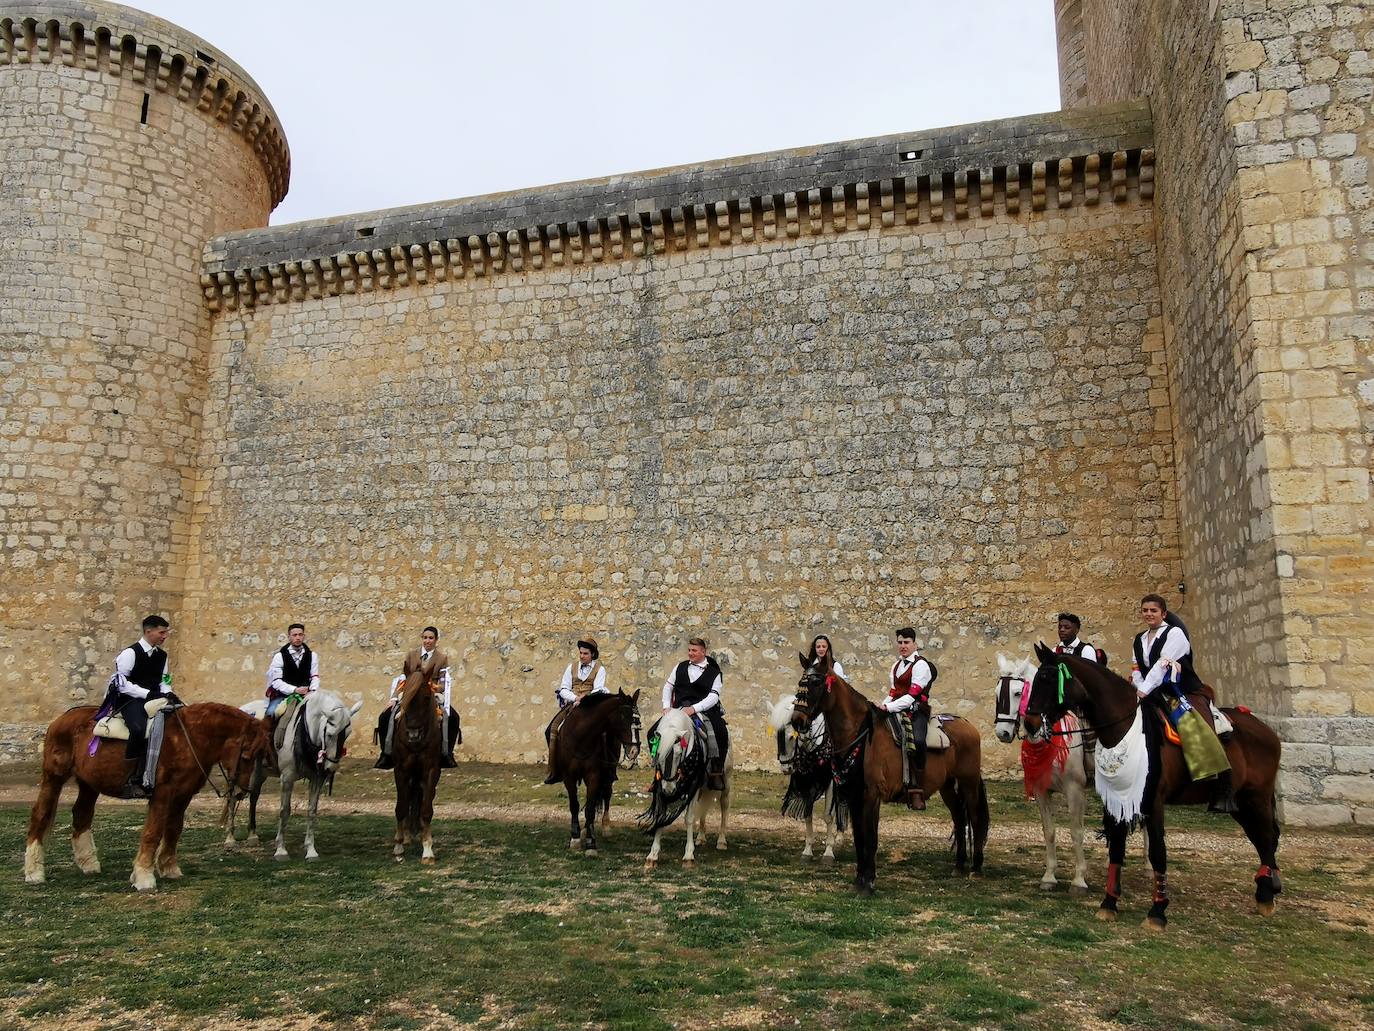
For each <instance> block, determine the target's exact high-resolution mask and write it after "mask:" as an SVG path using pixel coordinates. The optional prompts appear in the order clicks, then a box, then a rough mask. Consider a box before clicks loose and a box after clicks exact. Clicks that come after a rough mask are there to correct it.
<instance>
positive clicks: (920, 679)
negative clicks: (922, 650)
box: [908, 658, 930, 699]
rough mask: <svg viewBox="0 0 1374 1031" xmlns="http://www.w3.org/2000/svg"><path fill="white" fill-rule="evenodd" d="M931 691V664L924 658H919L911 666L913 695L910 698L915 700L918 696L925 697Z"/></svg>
mask: <svg viewBox="0 0 1374 1031" xmlns="http://www.w3.org/2000/svg"><path fill="white" fill-rule="evenodd" d="M929 691H930V663H928V662H927V661H926V660H925V659H924V658H918V659H917V660H916V661H915V662H914V663H913V664H912V666H911V694H910V695H909V696H908V697H910V698H912V699H915V697H916V696H917V695H923V694H926V693H928V692H929Z"/></svg>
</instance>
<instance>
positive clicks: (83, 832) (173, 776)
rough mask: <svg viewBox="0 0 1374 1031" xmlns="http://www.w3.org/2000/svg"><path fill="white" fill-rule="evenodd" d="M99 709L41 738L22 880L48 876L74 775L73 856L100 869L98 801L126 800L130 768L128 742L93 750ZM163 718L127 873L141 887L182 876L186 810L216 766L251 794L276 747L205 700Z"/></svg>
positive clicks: (79, 712)
mask: <svg viewBox="0 0 1374 1031" xmlns="http://www.w3.org/2000/svg"><path fill="white" fill-rule="evenodd" d="M95 714H96V706H94V705H81V706H78V707H76V708H74V709H68V710H67V711H66V712H65V713H63V714H62V715H61V716H59V717H57V719H55V720H53V721H52V723H50V724H49V725H48V732H47V734H46V735H45V736H44V738H43V773H42V779H41V780H40V781H39V784H38V798H37V800H36V801H35V802H34V803H33V812H32V813H31V814H30V816H29V833H28V844H27V846H26V848H25V850H24V880H26V881H28V882H29V883H30V884H37V883H41V882H42V881H43V880H44V879H45V878H46V870H45V868H44V860H43V841H44V838H45V837H46V836H47V833H48V830H49V829H50V828H51V827H52V821H53V814H54V812H55V811H56V809H57V799H58V796H59V795H60V794H61V793H62V785H63V784H65V783H66V782H67V781H68V780H69V779H71V778H72V777H75V778H76V785H77V792H76V802H75V804H73V806H72V853H73V855H74V856H75V858H76V865H77V867H78V868H79V869H80V870H81V872H82V873H86V874H95V873H99V872H100V860H99V858H98V857H97V856H96V851H95V840H94V838H93V837H92V836H91V821H92V819H93V817H94V815H95V803H96V801H97V800H98V799H99V798H100V796H101V795H110V796H112V797H114V798H119V797H120V795H121V791H122V789H123V787H124V782H125V778H126V777H127V775H128V772H129V766H128V761H127V760H126V759H125V758H124V742H123V741H116V740H105V739H101V743H100V746H99V747H98V748H97V750H96V752H95V754H94V755H92V754H90V745H91V735H92V731H94V729H95ZM164 719H165V720H166V729H165V734H164V737H163V739H162V754H161V757H160V758H159V760H158V764H157V771H156V772H157V777H156V786H155V787H154V788H153V794H152V797H151V798H150V799H149V801H148V815H147V817H146V818H145V819H144V821H143V836H142V838H141V840H140V841H139V847H138V854H137V855H136V856H135V857H134V869H133V873H132V875H131V876H130V878H129V880H130V883H132V884H133V886H134V887H135V888H137V889H138V890H139V891H151V890H152V889H153V888H156V887H157V879H158V877H164V878H167V879H169V880H175V879H177V878H179V877H181V876H182V874H181V865H180V864H179V863H178V862H177V842H178V841H179V840H180V839H181V829H182V827H183V825H184V824H185V822H186V807H187V806H188V805H190V804H191V799H192V798H193V797H194V796H195V794H196V792H197V791H199V790H200V789H201V788H202V787H204V786H205V783H206V781H207V780H209V778H210V773H211V771H213V770H215V769H218V770H219V771H220V773H221V775H222V776H223V777H224V779H225V781H226V782H227V784H228V789H229V790H230V791H234V790H237V791H245V790H247V788H248V781H249V778H250V777H251V776H252V773H253V767H254V766H255V765H256V764H257V762H258V759H259V758H260V757H262V756H264V755H266V754H267V753H268V751H269V750H270V749H271V747H272V741H271V739H270V737H269V735H268V731H267V724H265V723H264V722H262V721H261V720H255V719H253V717H251V716H249V715H248V714H247V713H244V712H240V711H239V710H238V709H235V708H234V707H233V706H232V705H220V704H219V703H218V702H199V703H197V704H195V705H187V706H185V707H182V708H177V709H173V710H169V711H167V714H166V716H165V717H164Z"/></svg>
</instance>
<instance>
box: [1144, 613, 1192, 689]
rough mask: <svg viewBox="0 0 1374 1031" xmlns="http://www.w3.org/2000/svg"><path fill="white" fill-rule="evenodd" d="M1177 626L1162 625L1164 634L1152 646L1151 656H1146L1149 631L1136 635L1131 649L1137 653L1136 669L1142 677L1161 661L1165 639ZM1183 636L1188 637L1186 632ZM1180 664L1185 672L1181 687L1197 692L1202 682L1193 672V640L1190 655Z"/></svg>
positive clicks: (1189, 650)
mask: <svg viewBox="0 0 1374 1031" xmlns="http://www.w3.org/2000/svg"><path fill="white" fill-rule="evenodd" d="M1175 625H1176V624H1173V623H1164V624H1161V626H1160V629H1161V630H1162V631H1163V632H1162V633H1161V634H1160V635H1159V636H1158V637H1156V638H1155V643H1154V644H1153V645H1151V646H1150V654H1149V655H1146V654H1145V635H1146V634H1147V633H1148V632H1149V631H1146V630H1142V631H1140V633H1138V634H1136V635H1135V643H1134V644H1133V645H1132V646H1131V647H1132V649H1133V650H1134V652H1135V664H1136V667H1137V668H1138V669H1139V670H1140V675H1141V676H1142V677H1143V676H1145V675H1146V674H1147V673H1149V672H1150V670H1152V669H1153V668H1154V665H1155V663H1156V662H1158V661H1159V656H1160V653H1161V652H1163V651H1164V639H1165V638H1166V637H1168V636H1169V635H1170V634H1171V633H1173V630H1174V627H1175ZM1181 629H1182V628H1180V630H1181ZM1183 636H1185V637H1187V636H1188V634H1187V632H1186V631H1183ZM1178 664H1179V666H1180V667H1181V668H1182V670H1183V674H1182V676H1181V677H1180V678H1179V679H1180V680H1181V681H1182V683H1181V684H1180V685H1179V686H1180V687H1182V688H1183V690H1184V691H1195V690H1197V688H1198V686H1199V685H1200V684H1201V681H1199V680H1198V675H1197V674H1196V673H1195V672H1193V642H1192V641H1191V640H1189V642H1188V654H1186V655H1184V656H1183V658H1181V659H1179V660H1178Z"/></svg>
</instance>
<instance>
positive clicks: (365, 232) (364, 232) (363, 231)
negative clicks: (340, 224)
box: [358, 226, 373, 237]
mask: <svg viewBox="0 0 1374 1031" xmlns="http://www.w3.org/2000/svg"><path fill="white" fill-rule="evenodd" d="M372 233H373V227H372V226H363V227H362V228H360V229H359V230H358V236H359V237H363V236H371V235H372Z"/></svg>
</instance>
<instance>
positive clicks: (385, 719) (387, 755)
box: [372, 709, 396, 770]
mask: <svg viewBox="0 0 1374 1031" xmlns="http://www.w3.org/2000/svg"><path fill="white" fill-rule="evenodd" d="M373 736H374V737H375V739H376V741H377V744H378V746H379V747H380V749H381V754H380V755H378V756H377V761H376V762H375V763H373V765H372V768H373V769H374V770H389V769H391V768H392V767H394V766H395V765H396V764H395V763H394V762H392V760H391V710H390V709H383V710H382V714H381V716H380V717H378V719H377V730H376V733H375V734H374V735H373Z"/></svg>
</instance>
